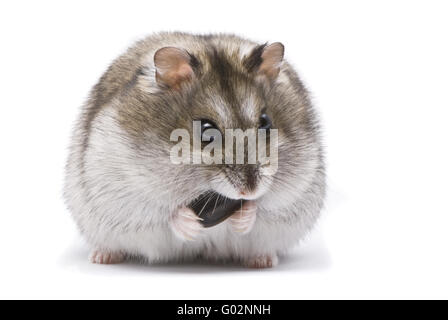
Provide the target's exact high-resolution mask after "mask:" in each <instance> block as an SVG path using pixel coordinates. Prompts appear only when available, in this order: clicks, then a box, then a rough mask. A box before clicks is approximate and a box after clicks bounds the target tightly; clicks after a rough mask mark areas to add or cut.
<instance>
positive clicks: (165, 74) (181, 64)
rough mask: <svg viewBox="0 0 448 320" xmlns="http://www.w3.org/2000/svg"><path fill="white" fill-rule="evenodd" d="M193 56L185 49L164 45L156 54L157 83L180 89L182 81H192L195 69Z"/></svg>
mask: <svg viewBox="0 0 448 320" xmlns="http://www.w3.org/2000/svg"><path fill="white" fill-rule="evenodd" d="M191 62H192V56H191V55H190V54H189V53H188V52H187V51H185V50H183V49H179V48H175V47H164V48H161V49H159V50H157V52H156V53H155V54H154V65H155V67H156V81H157V84H159V85H161V86H164V87H168V88H171V89H180V87H181V85H182V83H184V82H185V81H191V80H192V79H193V77H194V71H193V68H192V66H191Z"/></svg>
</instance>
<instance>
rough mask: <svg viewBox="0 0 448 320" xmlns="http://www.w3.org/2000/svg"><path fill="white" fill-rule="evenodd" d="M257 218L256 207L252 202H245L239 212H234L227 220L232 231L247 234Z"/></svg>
mask: <svg viewBox="0 0 448 320" xmlns="http://www.w3.org/2000/svg"><path fill="white" fill-rule="evenodd" d="M256 218H257V205H256V204H255V202H254V201H246V202H245V203H244V204H243V206H242V208H241V209H240V210H237V211H235V213H234V214H233V215H232V216H231V217H230V218H229V222H230V225H231V226H232V228H233V230H234V231H236V232H238V233H241V234H247V233H249V232H250V231H251V230H252V228H253V226H254V224H255V220H256Z"/></svg>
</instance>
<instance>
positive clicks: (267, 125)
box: [259, 113, 272, 130]
mask: <svg viewBox="0 0 448 320" xmlns="http://www.w3.org/2000/svg"><path fill="white" fill-rule="evenodd" d="M271 127H272V121H271V118H269V116H268V115H267V114H266V113H262V114H261V116H260V127H259V129H265V130H268V129H271Z"/></svg>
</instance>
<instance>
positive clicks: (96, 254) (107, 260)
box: [90, 250, 125, 264]
mask: <svg viewBox="0 0 448 320" xmlns="http://www.w3.org/2000/svg"><path fill="white" fill-rule="evenodd" d="M124 259H125V255H124V254H123V253H121V252H108V251H101V250H94V251H93V252H92V253H91V254H90V262H92V263H97V264H117V263H121V262H123V261H124Z"/></svg>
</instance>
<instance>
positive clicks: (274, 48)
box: [244, 42, 285, 80]
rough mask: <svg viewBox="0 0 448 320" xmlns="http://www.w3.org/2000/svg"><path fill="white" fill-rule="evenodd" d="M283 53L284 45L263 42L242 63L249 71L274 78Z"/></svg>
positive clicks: (277, 72)
mask: <svg viewBox="0 0 448 320" xmlns="http://www.w3.org/2000/svg"><path fill="white" fill-rule="evenodd" d="M284 53H285V47H284V46H283V44H281V43H280V42H275V43H273V44H270V45H266V44H263V45H261V46H258V47H256V48H255V49H254V50H253V51H252V53H251V54H250V55H249V56H248V57H247V58H246V59H245V61H244V63H245V65H246V67H247V68H248V69H249V71H251V72H252V71H256V72H257V73H258V74H259V75H262V76H265V77H267V78H268V79H270V80H275V79H276V78H277V76H278V74H279V72H280V65H281V63H282V61H283V56H284Z"/></svg>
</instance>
